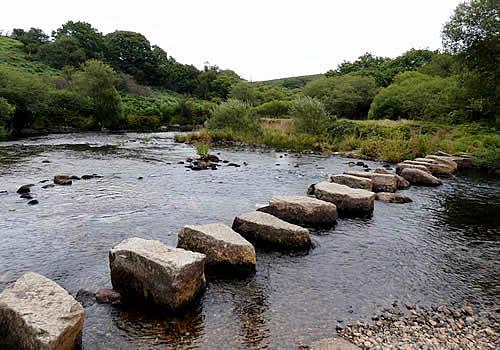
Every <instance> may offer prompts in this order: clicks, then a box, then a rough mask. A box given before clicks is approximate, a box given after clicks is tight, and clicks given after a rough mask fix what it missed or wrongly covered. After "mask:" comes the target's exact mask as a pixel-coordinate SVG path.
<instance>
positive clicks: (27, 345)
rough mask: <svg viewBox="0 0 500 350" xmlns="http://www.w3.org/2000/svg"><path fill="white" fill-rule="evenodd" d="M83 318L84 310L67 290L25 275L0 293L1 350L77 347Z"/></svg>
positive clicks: (65, 349) (62, 349)
mask: <svg viewBox="0 0 500 350" xmlns="http://www.w3.org/2000/svg"><path fill="white" fill-rule="evenodd" d="M83 318H84V312H83V307H82V306H81V305H80V304H79V303H78V302H77V301H76V300H75V299H74V298H73V297H72V296H71V295H69V294H68V292H66V290H64V289H63V288H62V287H60V286H59V285H58V284H57V283H55V282H54V281H51V280H50V279H48V278H46V277H44V276H42V275H39V274H37V273H34V272H28V273H26V274H24V275H23V276H22V277H21V278H19V279H18V280H17V281H16V282H14V283H13V284H11V285H10V286H8V287H7V288H5V290H4V291H3V292H2V293H1V294H0V348H1V349H5V350H7V349H23V350H24V349H30V350H31V349H33V350H34V349H42V350H49V349H50V350H56V349H57V350H67V349H73V348H76V347H78V345H79V344H80V342H81V331H82V328H83Z"/></svg>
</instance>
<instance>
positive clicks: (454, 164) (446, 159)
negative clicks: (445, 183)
mask: <svg viewBox="0 0 500 350" xmlns="http://www.w3.org/2000/svg"><path fill="white" fill-rule="evenodd" d="M425 158H427V159H432V160H437V161H438V162H440V163H444V164H446V165H448V166H449V167H451V168H452V169H453V171H456V170H457V169H458V164H457V162H455V160H454V159H453V157H447V156H436V155H433V154H429V155H428V156H425Z"/></svg>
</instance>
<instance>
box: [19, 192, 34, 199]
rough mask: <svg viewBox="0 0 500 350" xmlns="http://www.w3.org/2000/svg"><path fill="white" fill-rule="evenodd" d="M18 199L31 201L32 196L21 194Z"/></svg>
mask: <svg viewBox="0 0 500 350" xmlns="http://www.w3.org/2000/svg"><path fill="white" fill-rule="evenodd" d="M19 198H22V199H33V196H32V195H31V194H30V193H23V194H22V195H20V196H19Z"/></svg>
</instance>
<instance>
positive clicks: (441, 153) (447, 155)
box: [434, 151, 451, 157]
mask: <svg viewBox="0 0 500 350" xmlns="http://www.w3.org/2000/svg"><path fill="white" fill-rule="evenodd" d="M434 155H435V156H445V157H451V154H449V153H446V152H443V151H437V152H434Z"/></svg>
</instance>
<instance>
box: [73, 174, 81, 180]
mask: <svg viewBox="0 0 500 350" xmlns="http://www.w3.org/2000/svg"><path fill="white" fill-rule="evenodd" d="M70 179H71V180H81V178H80V176H76V175H71V176H70Z"/></svg>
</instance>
